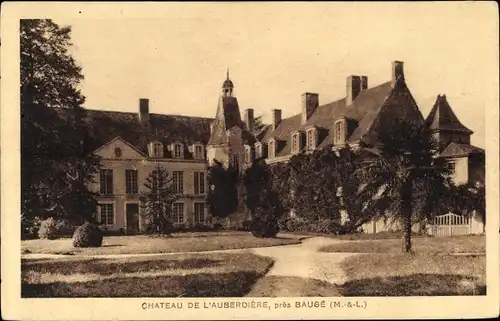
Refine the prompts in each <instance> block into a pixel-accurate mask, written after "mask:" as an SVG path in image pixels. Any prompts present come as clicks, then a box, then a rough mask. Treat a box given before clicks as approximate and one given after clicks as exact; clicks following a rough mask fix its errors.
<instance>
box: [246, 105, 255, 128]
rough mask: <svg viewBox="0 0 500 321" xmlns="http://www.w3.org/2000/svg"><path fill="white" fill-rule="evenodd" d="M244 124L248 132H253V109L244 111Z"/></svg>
mask: <svg viewBox="0 0 500 321" xmlns="http://www.w3.org/2000/svg"><path fill="white" fill-rule="evenodd" d="M245 123H246V124H247V129H248V131H249V132H251V133H252V132H253V127H254V118H253V109H252V108H248V109H245Z"/></svg>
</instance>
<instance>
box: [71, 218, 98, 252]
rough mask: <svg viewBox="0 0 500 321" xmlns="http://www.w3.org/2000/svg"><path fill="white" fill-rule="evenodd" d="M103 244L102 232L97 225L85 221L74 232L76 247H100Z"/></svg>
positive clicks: (74, 244)
mask: <svg viewBox="0 0 500 321" xmlns="http://www.w3.org/2000/svg"><path fill="white" fill-rule="evenodd" d="M101 244H102V232H101V230H100V229H99V227H97V226H96V225H94V224H92V223H85V224H83V225H82V226H79V227H78V228H77V229H76V230H75V233H74V234H73V246H74V247H99V246H101Z"/></svg>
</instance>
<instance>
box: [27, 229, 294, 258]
mask: <svg viewBox="0 0 500 321" xmlns="http://www.w3.org/2000/svg"><path fill="white" fill-rule="evenodd" d="M297 243H300V241H299V239H298V238H294V237H290V238H280V237H277V238H257V237H254V236H253V235H252V234H251V233H250V232H206V233H178V234H174V235H173V237H170V238H165V237H151V236H147V235H134V236H105V237H104V239H103V244H102V246H101V247H99V248H74V247H73V245H72V243H71V239H70V238H65V239H57V240H39V239H37V240H25V241H22V242H21V253H23V254H26V253H47V254H79V255H101V254H138V253H146V254H148V253H177V252H201V251H211V250H227V249H241V248H252V247H266V246H275V245H286V244H297Z"/></svg>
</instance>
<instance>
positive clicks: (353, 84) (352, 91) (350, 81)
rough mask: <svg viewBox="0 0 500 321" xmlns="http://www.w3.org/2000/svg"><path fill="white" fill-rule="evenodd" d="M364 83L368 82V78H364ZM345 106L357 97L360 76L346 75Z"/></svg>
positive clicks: (359, 89) (359, 88) (359, 87)
mask: <svg viewBox="0 0 500 321" xmlns="http://www.w3.org/2000/svg"><path fill="white" fill-rule="evenodd" d="M366 83H367V84H368V78H367V79H366ZM346 90H347V92H346V102H345V104H346V106H349V105H351V104H352V102H353V101H354V99H356V97H358V94H359V92H360V91H361V77H359V76H349V77H347V83H346Z"/></svg>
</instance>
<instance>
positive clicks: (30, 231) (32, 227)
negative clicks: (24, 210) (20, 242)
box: [21, 214, 42, 239]
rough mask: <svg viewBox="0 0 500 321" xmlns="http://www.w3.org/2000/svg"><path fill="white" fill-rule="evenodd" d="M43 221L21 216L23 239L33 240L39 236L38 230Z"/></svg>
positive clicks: (37, 218)
mask: <svg viewBox="0 0 500 321" xmlns="http://www.w3.org/2000/svg"><path fill="white" fill-rule="evenodd" d="M41 222H42V220H41V219H40V218H39V217H27V216H26V215H24V214H22V215H21V238H22V239H33V238H36V237H37V236H38V230H39V229H40V223H41Z"/></svg>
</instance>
